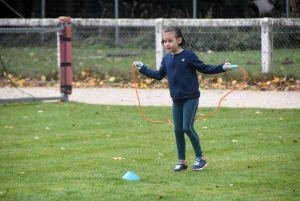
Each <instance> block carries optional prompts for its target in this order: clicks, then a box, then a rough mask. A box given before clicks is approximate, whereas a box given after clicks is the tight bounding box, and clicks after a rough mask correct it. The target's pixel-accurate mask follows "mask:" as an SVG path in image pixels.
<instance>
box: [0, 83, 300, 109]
mask: <svg viewBox="0 0 300 201" xmlns="http://www.w3.org/2000/svg"><path fill="white" fill-rule="evenodd" d="M20 89H21V90H22V91H24V92H26V93H28V94H31V95H33V96H35V97H51V96H60V92H59V89H58V88H42V87H38V88H20ZM138 92H139V97H140V101H141V104H142V105H143V106H149V105H152V106H171V105H172V101H171V98H170V95H169V90H168V89H139V90H138ZM228 92H229V91H228V90H201V97H200V104H199V107H216V106H217V105H218V103H219V101H220V99H221V98H222V97H223V96H224V95H225V94H226V93H228ZM9 94H13V96H14V97H15V98H16V97H17V96H23V94H22V95H21V93H20V92H16V89H14V88H0V99H6V98H7V96H8V95H9ZM18 94H20V95H18ZM69 100H70V101H75V102H81V103H89V104H111V105H137V104H138V100H137V97H136V93H135V89H126V88H73V91H72V94H71V95H70V96H69ZM221 107H247V108H298V109H300V92H286V91H279V92H275V91H234V92H232V93H230V94H229V95H228V96H227V97H226V98H224V100H223V101H222V104H221Z"/></svg>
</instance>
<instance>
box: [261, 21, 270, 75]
mask: <svg viewBox="0 0 300 201" xmlns="http://www.w3.org/2000/svg"><path fill="white" fill-rule="evenodd" d="M261 65H262V73H270V72H271V71H272V70H273V26H272V23H271V19H270V18H263V19H262V23H261Z"/></svg>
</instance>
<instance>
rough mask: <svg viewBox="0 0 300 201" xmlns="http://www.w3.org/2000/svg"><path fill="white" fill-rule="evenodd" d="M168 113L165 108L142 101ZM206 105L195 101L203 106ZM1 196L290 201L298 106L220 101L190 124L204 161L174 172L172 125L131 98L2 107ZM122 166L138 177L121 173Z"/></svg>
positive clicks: (295, 185) (295, 177)
mask: <svg viewBox="0 0 300 201" xmlns="http://www.w3.org/2000/svg"><path fill="white" fill-rule="evenodd" d="M143 110H144V113H145V115H146V116H147V117H148V118H150V119H157V120H159V119H170V118H171V108H170V107H152V106H151V107H150V106H148V107H146V106H145V107H144V108H143ZM212 110H213V108H199V111H198V113H199V114H208V113H210V112H211V111H212ZM0 114H1V118H0V133H1V135H0V137H1V141H0V142H1V145H0V153H1V157H0V164H1V165H0V172H1V174H0V175H1V176H0V198H1V200H157V199H161V200H172V201H173V200H298V199H299V196H300V193H299V189H300V183H299V165H300V164H299V158H300V157H299V140H300V139H299V133H300V124H299V116H300V110H299V109H259V108H256V109H254V108H251V109H250V108H221V109H220V111H219V112H218V113H217V114H216V115H214V116H212V117H210V118H207V119H198V120H197V121H196V122H195V128H196V130H197V131H198V134H199V135H200V138H201V143H202V147H203V151H204V154H205V156H206V157H207V160H208V163H209V166H208V167H207V168H206V169H205V170H204V171H201V172H195V171H192V170H191V168H190V167H191V166H192V163H193V159H194V156H193V151H192V147H191V145H190V143H189V142H188V143H187V160H188V162H189V165H190V166H189V169H188V170H187V171H183V172H179V173H173V172H172V169H173V168H174V166H175V164H176V162H177V161H176V146H175V139H174V134H173V131H172V127H171V126H169V125H168V124H167V123H149V122H147V121H145V120H144V119H143V118H141V116H140V113H139V109H138V107H136V106H115V105H92V104H82V103H73V102H70V103H61V102H58V103H30V104H25V103H24V104H2V105H0ZM128 171H133V172H134V173H135V174H137V175H138V176H139V177H140V180H137V181H127V180H124V179H122V177H123V175H125V174H126V172H128Z"/></svg>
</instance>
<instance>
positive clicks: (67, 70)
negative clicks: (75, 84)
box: [59, 17, 73, 94]
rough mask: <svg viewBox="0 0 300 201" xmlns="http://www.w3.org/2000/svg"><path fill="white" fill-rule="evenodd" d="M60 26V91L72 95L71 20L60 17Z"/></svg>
mask: <svg viewBox="0 0 300 201" xmlns="http://www.w3.org/2000/svg"><path fill="white" fill-rule="evenodd" d="M59 26H61V27H63V29H62V32H61V33H60V34H59V41H60V42H59V50H60V91H61V93H65V94H71V93H72V74H73V69H72V42H71V35H72V32H71V18H70V17H59Z"/></svg>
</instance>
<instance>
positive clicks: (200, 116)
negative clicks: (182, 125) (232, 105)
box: [132, 65, 247, 128]
mask: <svg viewBox="0 0 300 201" xmlns="http://www.w3.org/2000/svg"><path fill="white" fill-rule="evenodd" d="M236 68H239V69H240V70H242V71H243V73H244V79H243V81H242V83H241V84H240V85H239V86H238V87H236V88H234V89H232V90H231V91H229V92H228V93H226V94H225V95H224V96H223V97H222V98H221V99H220V101H219V104H218V106H217V107H216V109H215V110H214V111H213V112H212V113H210V114H208V115H199V116H196V117H195V119H194V121H196V119H200V118H207V117H210V116H213V115H214V114H216V113H217V112H218V110H219V108H220V107H221V102H222V101H223V100H224V98H225V97H226V96H228V95H229V94H230V93H232V92H234V91H236V90H238V89H239V88H241V87H242V86H243V85H244V84H245V82H246V78H247V73H246V71H245V69H244V68H242V67H240V66H236ZM135 72H136V67H135V66H134V65H132V74H133V80H134V88H135V93H136V97H137V99H138V103H139V109H140V113H141V115H142V117H143V118H144V119H145V120H147V121H149V122H154V123H164V122H168V123H169V124H170V125H171V126H172V127H173V128H174V125H173V124H172V122H171V121H170V120H169V119H166V120H151V119H148V118H147V117H146V116H145V114H144V112H143V108H142V106H141V101H140V97H139V93H138V89H137V83H136V73H135Z"/></svg>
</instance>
